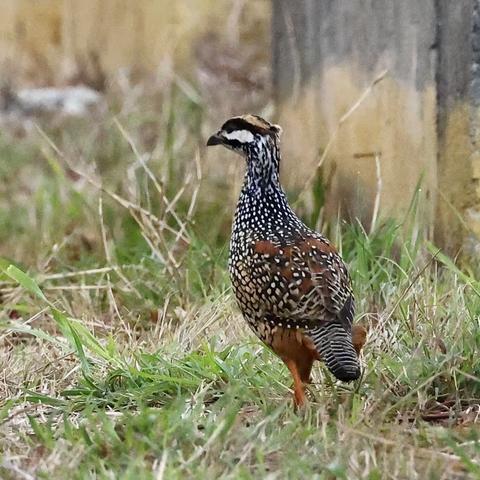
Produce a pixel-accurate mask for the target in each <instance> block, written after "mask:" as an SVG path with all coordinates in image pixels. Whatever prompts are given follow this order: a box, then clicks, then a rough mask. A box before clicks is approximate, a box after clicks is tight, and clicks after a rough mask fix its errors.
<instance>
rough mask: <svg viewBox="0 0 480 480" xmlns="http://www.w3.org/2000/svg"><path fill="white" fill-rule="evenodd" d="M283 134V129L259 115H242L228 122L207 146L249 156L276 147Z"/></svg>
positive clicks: (212, 137)
mask: <svg viewBox="0 0 480 480" xmlns="http://www.w3.org/2000/svg"><path fill="white" fill-rule="evenodd" d="M281 133H282V129H281V127H279V126H278V125H274V124H272V123H270V122H267V121H266V120H264V119H263V118H262V117H259V116H258V115H242V116H239V117H233V118H230V119H229V120H227V121H226V122H225V123H224V124H223V125H222V128H221V129H220V130H219V131H218V132H217V133H215V134H214V135H212V136H211V137H210V138H209V139H208V141H207V146H211V145H223V146H224V147H226V148H228V149H230V150H233V151H234V152H236V153H239V154H240V155H243V156H249V155H251V154H252V153H255V152H259V151H260V150H262V149H265V148H269V147H276V146H277V143H278V141H279V138H280V134H281Z"/></svg>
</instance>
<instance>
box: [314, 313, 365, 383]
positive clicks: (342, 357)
mask: <svg viewBox="0 0 480 480" xmlns="http://www.w3.org/2000/svg"><path fill="white" fill-rule="evenodd" d="M309 336H310V337H311V339H312V340H313V343H314V344H315V348H316V349H317V351H318V353H319V354H320V356H321V358H322V360H323V361H324V362H325V365H326V366H327V368H328V369H329V370H330V371H331V372H332V373H333V375H335V377H336V378H338V379H339V380H342V381H343V382H351V381H352V380H356V379H357V378H358V377H359V376H360V373H361V372H360V363H359V361H358V357H357V353H356V352H355V349H354V347H353V344H352V335H351V332H347V331H346V330H345V328H343V325H342V324H341V323H339V322H335V321H331V322H328V323H324V324H322V325H321V326H319V327H317V328H315V329H313V330H310V332H309Z"/></svg>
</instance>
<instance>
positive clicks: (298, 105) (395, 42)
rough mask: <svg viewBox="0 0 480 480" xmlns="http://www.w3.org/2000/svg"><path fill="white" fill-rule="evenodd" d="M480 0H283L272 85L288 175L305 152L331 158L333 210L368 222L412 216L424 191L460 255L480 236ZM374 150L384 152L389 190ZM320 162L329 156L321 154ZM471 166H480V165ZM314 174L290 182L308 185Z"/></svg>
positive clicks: (432, 220) (276, 14)
mask: <svg viewBox="0 0 480 480" xmlns="http://www.w3.org/2000/svg"><path fill="white" fill-rule="evenodd" d="M479 3H480V2H478V0H457V1H455V2H451V1H448V0H436V1H435V0H422V1H421V2H419V1H417V0H402V1H401V2H399V1H395V0H357V1H355V2H352V1H350V0H319V1H316V0H273V80H274V85H275V87H276V88H275V91H276V92H277V94H278V100H279V103H280V105H281V106H282V108H281V114H280V117H281V118H280V119H279V121H280V122H282V123H283V124H284V125H285V127H286V132H287V135H286V138H285V141H284V143H285V148H286V150H287V152H286V154H287V155H286V163H287V166H286V170H287V171H290V168H289V167H288V163H289V162H292V163H295V162H297V161H298V153H296V152H302V155H305V153H303V152H304V150H302V146H305V145H307V153H306V154H307V155H309V158H311V159H312V161H311V162H310V166H309V170H310V169H313V168H314V165H315V164H316V160H315V156H316V152H317V151H318V150H319V149H320V150H321V149H322V148H324V147H325V145H326V144H327V142H328V140H329V139H330V138H331V137H332V135H334V132H335V130H336V129H337V128H338V122H339V119H340V118H341V116H342V115H343V114H344V113H345V112H347V111H348V110H349V109H350V108H351V107H352V105H354V104H355V102H356V101H357V100H358V98H359V97H360V96H361V95H362V92H364V91H365V89H366V88H367V87H368V86H369V84H370V83H371V81H372V80H373V79H374V78H375V77H376V76H377V75H378V74H379V73H380V72H381V71H383V70H384V69H388V74H387V75H386V77H385V78H384V79H383V80H381V81H380V82H379V83H377V84H376V85H375V86H374V87H372V90H371V92H370V93H369V94H368V96H367V97H366V98H365V99H364V101H363V102H362V103H361V105H360V106H359V107H358V108H357V109H356V110H355V111H354V112H353V113H352V114H351V115H350V116H349V117H348V119H347V120H346V121H345V123H344V124H343V125H342V126H341V127H340V129H339V130H338V134H337V138H336V141H335V142H334V144H333V147H332V150H331V151H330V154H329V155H328V160H327V161H326V163H325V172H324V176H325V177H326V178H328V179H329V180H328V183H329V185H328V187H329V196H328V202H327V209H328V211H329V212H330V213H331V214H336V213H337V211H338V208H339V205H341V208H342V212H343V213H344V214H346V215H348V216H351V217H358V218H360V219H361V220H362V221H363V222H365V223H367V224H368V222H369V219H370V218H371V215H372V210H373V205H374V203H375V199H376V197H377V196H380V204H381V211H382V214H383V215H384V216H389V215H394V216H396V217H397V218H401V217H402V215H403V214H404V213H405V212H406V211H407V209H408V207H409V205H410V203H411V201H412V198H413V197H414V194H415V192H416V191H417V186H418V185H419V182H420V189H421V191H420V192H419V194H420V196H421V198H423V199H424V200H426V202H422V204H423V205H425V206H426V207H425V208H424V209H423V210H422V212H421V213H422V214H423V215H424V220H425V222H426V225H435V231H436V238H437V240H439V241H440V242H441V243H442V244H443V245H444V246H446V247H448V248H449V249H450V250H452V251H454V250H455V249H456V248H458V247H459V246H460V245H461V244H462V243H463V242H464V241H465V240H467V243H469V245H470V246H471V245H472V244H473V243H474V242H473V243H472V241H471V240H472V239H474V235H473V232H477V233H480V228H478V226H479V225H480V221H479V217H480V213H477V206H478V205H479V198H480V196H479V191H480V189H479V191H477V188H478V187H477V183H478V177H480V163H479V164H478V167H477V166H476V165H477V164H476V163H475V162H476V161H477V160H476V158H475V150H476V141H477V130H478V129H477V120H478V108H477V107H478V99H479V98H480V97H479V95H478V92H479V91H480V83H479V81H478V78H479V75H480V70H479V69H478V68H476V62H477V59H476V58H475V57H476V56H478V55H479V54H480V47H479V45H480V35H479V31H480V30H479V25H478V24H477V23H478V18H477V17H478V12H477V9H478V4H479ZM373 152H379V154H380V157H379V158H380V167H381V168H380V173H381V188H379V181H378V178H377V177H378V175H377V170H376V167H375V160H374V156H372V155H369V154H370V153H373ZM317 159H318V155H317ZM472 165H475V166H476V167H475V170H473V168H472ZM310 173H311V171H299V172H297V174H296V175H295V176H293V177H291V178H290V181H291V182H292V183H293V184H297V185H301V184H302V182H304V181H305V178H307V177H308V176H309V175H310Z"/></svg>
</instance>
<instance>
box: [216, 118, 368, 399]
mask: <svg viewBox="0 0 480 480" xmlns="http://www.w3.org/2000/svg"><path fill="white" fill-rule="evenodd" d="M281 133H282V128H281V127H280V126H279V125H275V124H272V123H270V122H268V121H267V120H265V119H263V118H262V117H260V116H258V115H253V114H247V115H241V116H236V117H233V118H230V119H229V120H227V121H226V122H225V123H224V124H223V125H222V127H221V128H220V130H218V131H217V132H216V133H215V134H213V135H211V136H210V137H209V138H208V140H207V146H214V145H221V146H223V147H226V148H227V149H229V150H232V151H233V152H235V153H237V154H240V155H241V156H242V157H243V158H244V159H245V160H246V172H245V178H244V182H243V187H242V189H241V192H240V197H239V200H238V203H237V207H236V211H235V215H234V219H233V225H232V233H231V239H230V249H229V259H228V269H229V273H230V279H231V283H232V287H233V291H234V294H235V297H236V300H237V303H238V305H239V307H240V310H241V312H242V314H243V317H244V318H245V320H246V321H247V323H248V325H249V326H250V328H251V329H252V330H253V332H254V333H255V334H256V335H257V336H258V337H259V338H260V340H261V341H262V342H263V343H264V344H266V345H267V346H268V347H269V348H270V349H271V350H273V352H274V353H275V354H276V355H278V356H279V357H280V358H281V360H283V362H284V363H285V365H286V366H287V368H288V369H289V370H290V373H291V375H292V377H293V392H294V396H293V400H294V405H295V407H302V406H304V405H305V403H306V394H305V387H306V385H307V384H309V383H311V370H312V366H313V363H314V361H316V360H320V361H323V362H324V363H325V365H326V366H327V368H328V370H329V371H330V372H331V373H332V374H333V375H334V376H335V377H336V378H337V379H339V380H341V381H344V382H350V381H353V380H356V379H358V378H359V377H360V375H361V368H360V363H359V354H360V351H361V349H362V347H363V345H364V343H365V339H366V330H365V328H364V327H363V326H361V325H355V326H353V328H352V322H353V317H354V311H355V300H354V296H353V292H352V285H351V279H350V276H349V273H348V271H347V268H346V266H345V263H344V262H343V260H342V258H341V256H340V254H339V253H338V251H337V250H336V249H335V247H334V246H333V245H332V243H331V242H330V241H329V240H328V239H327V238H326V237H325V236H323V235H322V234H320V233H318V232H316V231H314V230H312V229H311V228H309V227H308V226H307V225H305V223H304V222H303V221H302V220H301V219H300V218H299V217H298V216H297V215H296V214H295V212H294V211H293V210H292V208H291V207H290V205H289V203H288V200H287V197H286V195H285V192H284V190H283V189H282V186H281V184H280V159H281V158H280V157H281V155H280V136H281Z"/></svg>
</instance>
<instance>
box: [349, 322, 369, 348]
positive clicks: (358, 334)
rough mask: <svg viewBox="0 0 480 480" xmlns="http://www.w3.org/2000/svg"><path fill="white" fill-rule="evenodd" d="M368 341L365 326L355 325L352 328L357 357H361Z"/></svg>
mask: <svg viewBox="0 0 480 480" xmlns="http://www.w3.org/2000/svg"><path fill="white" fill-rule="evenodd" d="M366 340H367V329H366V328H365V327H364V326H363V325H354V326H353V327H352V343H353V348H354V349H355V351H356V352H357V355H360V352H361V350H362V348H363V346H364V345H365V341H366Z"/></svg>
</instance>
